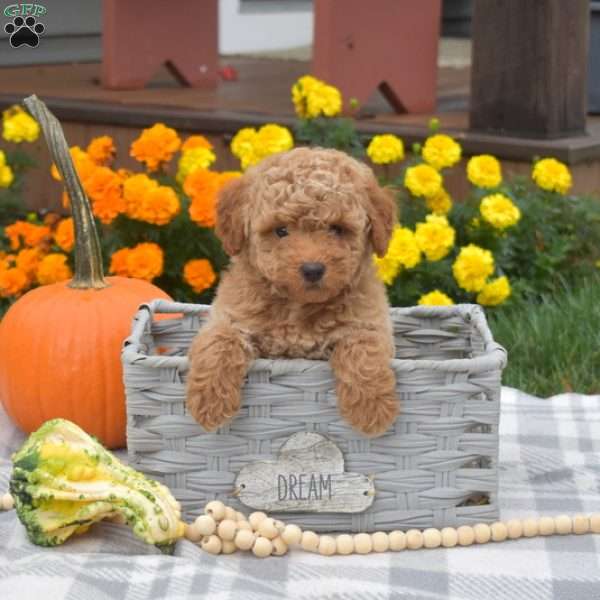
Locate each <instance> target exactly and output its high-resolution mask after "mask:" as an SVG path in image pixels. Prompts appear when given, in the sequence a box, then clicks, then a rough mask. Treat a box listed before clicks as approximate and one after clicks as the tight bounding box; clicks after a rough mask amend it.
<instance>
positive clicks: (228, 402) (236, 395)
mask: <svg viewBox="0 0 600 600" xmlns="http://www.w3.org/2000/svg"><path fill="white" fill-rule="evenodd" d="M216 383H217V382H211V381H210V379H205V380H203V381H195V382H194V381H192V382H190V383H188V388H187V401H186V404H187V408H188V411H189V413H190V414H191V415H192V417H193V418H194V419H195V420H196V421H197V422H198V423H199V424H200V425H202V427H204V429H206V430H207V431H214V430H215V429H218V428H219V427H221V425H223V424H224V423H225V422H227V421H228V420H229V419H231V418H232V417H234V416H235V414H236V413H237V411H238V410H239V408H240V389H239V388H236V387H234V386H227V385H223V382H220V385H215V384H216Z"/></svg>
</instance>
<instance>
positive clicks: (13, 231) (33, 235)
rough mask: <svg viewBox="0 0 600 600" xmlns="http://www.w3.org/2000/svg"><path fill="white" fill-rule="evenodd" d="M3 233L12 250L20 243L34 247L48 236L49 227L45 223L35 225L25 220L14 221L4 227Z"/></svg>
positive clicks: (18, 246) (19, 245) (16, 248)
mask: <svg viewBox="0 0 600 600" xmlns="http://www.w3.org/2000/svg"><path fill="white" fill-rule="evenodd" d="M4 233H5V235H6V237H7V238H8V240H9V242H10V247H11V248H12V249H13V250H18V249H19V248H20V247H21V245H25V246H28V247H29V248H35V247H36V246H39V245H40V244H42V243H43V242H46V241H47V240H48V238H49V237H50V228H49V227H46V226H45V225H35V224H34V223H28V222H27V221H16V222H15V223H13V224H12V225H8V226H7V227H6V228H5V229H4Z"/></svg>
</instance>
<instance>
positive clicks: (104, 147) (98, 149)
mask: <svg viewBox="0 0 600 600" xmlns="http://www.w3.org/2000/svg"><path fill="white" fill-rule="evenodd" d="M86 152H87V154H88V156H89V157H90V158H91V159H92V160H93V161H94V162H95V163H96V164H97V165H107V164H109V163H110V162H112V160H113V158H114V157H115V153H116V148H115V143H114V142H113V139H112V138H111V137H110V136H109V135H102V136H100V137H97V138H94V139H93V140H92V141H91V142H90V143H89V144H88V147H87V148H86Z"/></svg>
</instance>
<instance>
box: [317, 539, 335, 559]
mask: <svg viewBox="0 0 600 600" xmlns="http://www.w3.org/2000/svg"><path fill="white" fill-rule="evenodd" d="M318 550H319V554H322V555H323V556H333V555H334V554H335V551H336V550H337V546H336V542H335V540H334V539H333V538H332V537H331V536H329V535H322V536H321V539H320V540H319V549H318Z"/></svg>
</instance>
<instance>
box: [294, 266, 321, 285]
mask: <svg viewBox="0 0 600 600" xmlns="http://www.w3.org/2000/svg"><path fill="white" fill-rule="evenodd" d="M300 273H302V277H304V279H306V281H308V282H310V283H316V282H317V281H319V280H320V279H322V278H323V275H324V274H325V265H324V264H323V263H320V262H307V263H303V265H302V266H301V267H300Z"/></svg>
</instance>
